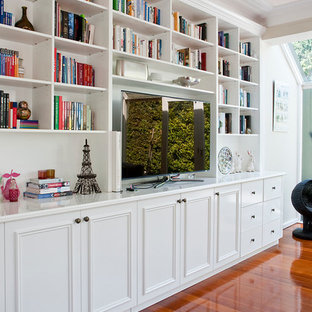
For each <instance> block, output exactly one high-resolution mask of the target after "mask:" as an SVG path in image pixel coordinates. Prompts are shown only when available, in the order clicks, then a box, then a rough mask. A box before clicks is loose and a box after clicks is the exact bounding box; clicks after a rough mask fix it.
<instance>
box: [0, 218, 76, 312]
mask: <svg viewBox="0 0 312 312" xmlns="http://www.w3.org/2000/svg"><path fill="white" fill-rule="evenodd" d="M79 217H80V213H79V212H78V213H77V212H76V213H74V212H73V213H66V214H65V213H64V214H62V215H53V216H47V217H38V218H32V219H27V220H20V221H15V222H8V223H6V225H5V263H6V312H42V311H44V312H56V311H57V312H76V311H81V304H80V298H81V294H80V228H81V226H80V224H77V223H75V219H76V218H79Z"/></svg>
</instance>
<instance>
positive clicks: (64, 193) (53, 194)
mask: <svg viewBox="0 0 312 312" xmlns="http://www.w3.org/2000/svg"><path fill="white" fill-rule="evenodd" d="M23 195H24V197H28V198H33V199H43V198H54V197H64V196H70V195H73V192H72V191H67V192H60V193H58V192H57V193H49V194H34V193H29V192H24V194H23Z"/></svg>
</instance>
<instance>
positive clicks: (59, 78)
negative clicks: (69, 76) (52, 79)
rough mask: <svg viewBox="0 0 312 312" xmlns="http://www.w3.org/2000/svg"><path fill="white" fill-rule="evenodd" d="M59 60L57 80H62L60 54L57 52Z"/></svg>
mask: <svg viewBox="0 0 312 312" xmlns="http://www.w3.org/2000/svg"><path fill="white" fill-rule="evenodd" d="M58 60H59V71H58V82H62V55H61V53H58Z"/></svg>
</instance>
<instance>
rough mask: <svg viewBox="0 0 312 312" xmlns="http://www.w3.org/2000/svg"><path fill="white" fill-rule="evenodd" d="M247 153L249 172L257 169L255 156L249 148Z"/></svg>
mask: <svg viewBox="0 0 312 312" xmlns="http://www.w3.org/2000/svg"><path fill="white" fill-rule="evenodd" d="M247 154H248V155H249V159H248V164H247V172H254V171H255V156H254V154H253V152H252V151H250V150H248V151H247Z"/></svg>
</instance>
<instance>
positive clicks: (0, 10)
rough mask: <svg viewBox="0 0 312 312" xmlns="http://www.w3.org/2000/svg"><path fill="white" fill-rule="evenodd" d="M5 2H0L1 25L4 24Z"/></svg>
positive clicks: (1, 0)
mask: <svg viewBox="0 0 312 312" xmlns="http://www.w3.org/2000/svg"><path fill="white" fill-rule="evenodd" d="M3 16H4V0H0V23H1V24H3Z"/></svg>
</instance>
